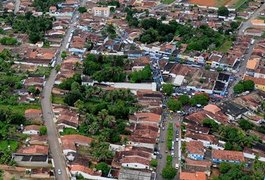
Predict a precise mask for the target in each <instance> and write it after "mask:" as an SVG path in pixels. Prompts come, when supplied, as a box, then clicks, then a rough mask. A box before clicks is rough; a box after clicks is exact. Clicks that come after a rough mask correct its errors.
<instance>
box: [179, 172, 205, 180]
mask: <svg viewBox="0 0 265 180" xmlns="http://www.w3.org/2000/svg"><path fill="white" fill-rule="evenodd" d="M179 176H180V177H179V179H180V180H206V179H207V178H206V174H205V173H204V172H181V173H180V175H179Z"/></svg>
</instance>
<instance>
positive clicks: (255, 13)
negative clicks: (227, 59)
mask: <svg viewBox="0 0 265 180" xmlns="http://www.w3.org/2000/svg"><path fill="white" fill-rule="evenodd" d="M264 9H265V3H264V4H263V5H262V6H261V7H260V8H259V9H257V10H256V11H255V12H254V13H253V14H252V15H251V16H250V18H249V19H248V20H247V21H245V22H243V24H242V25H241V27H240V29H239V32H238V34H239V35H243V33H244V31H245V30H246V29H247V28H249V27H251V26H252V24H251V20H253V19H255V18H257V17H258V16H260V12H261V11H263V10H264Z"/></svg>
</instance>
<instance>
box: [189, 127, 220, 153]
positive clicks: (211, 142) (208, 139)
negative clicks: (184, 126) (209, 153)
mask: <svg viewBox="0 0 265 180" xmlns="http://www.w3.org/2000/svg"><path fill="white" fill-rule="evenodd" d="M185 139H186V141H201V142H202V143H203V146H204V147H207V148H208V147H212V148H213V149H219V148H220V147H219V146H218V144H219V143H218V140H217V139H216V137H215V136H213V135H210V134H197V133H192V132H189V131H187V132H186V138H185Z"/></svg>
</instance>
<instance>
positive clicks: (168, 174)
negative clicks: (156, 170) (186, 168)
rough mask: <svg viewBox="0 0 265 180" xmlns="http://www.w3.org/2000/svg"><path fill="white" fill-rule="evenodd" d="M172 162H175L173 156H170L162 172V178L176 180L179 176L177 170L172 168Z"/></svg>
mask: <svg viewBox="0 0 265 180" xmlns="http://www.w3.org/2000/svg"><path fill="white" fill-rule="evenodd" d="M172 161H173V158H172V156H170V155H168V156H167V162H166V166H165V167H164V168H163V170H162V177H163V178H164V179H169V180H170V179H174V178H175V176H176V175H177V170H176V169H175V168H174V167H173V166H172Z"/></svg>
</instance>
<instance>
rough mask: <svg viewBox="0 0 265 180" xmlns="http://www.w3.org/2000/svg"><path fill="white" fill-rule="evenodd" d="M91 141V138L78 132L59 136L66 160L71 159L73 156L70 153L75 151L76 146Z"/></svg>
mask: <svg viewBox="0 0 265 180" xmlns="http://www.w3.org/2000/svg"><path fill="white" fill-rule="evenodd" d="M92 141H93V139H92V138H90V137H86V136H83V135H79V134H72V135H64V136H61V144H62V148H63V153H64V155H66V157H67V158H68V160H73V158H74V156H73V155H72V153H76V152H77V149H76V146H89V145H90V144H91V142H92Z"/></svg>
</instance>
